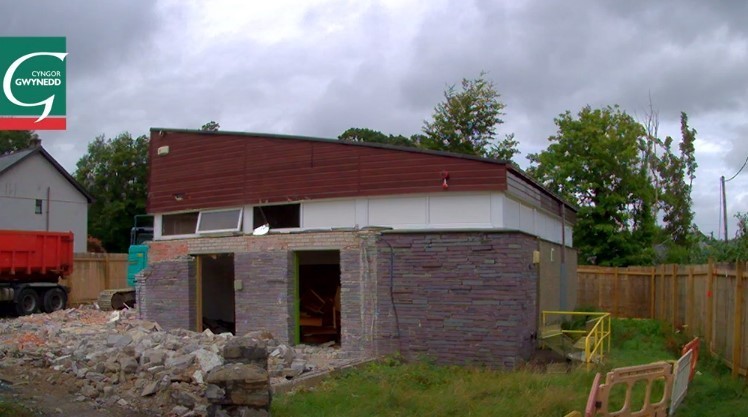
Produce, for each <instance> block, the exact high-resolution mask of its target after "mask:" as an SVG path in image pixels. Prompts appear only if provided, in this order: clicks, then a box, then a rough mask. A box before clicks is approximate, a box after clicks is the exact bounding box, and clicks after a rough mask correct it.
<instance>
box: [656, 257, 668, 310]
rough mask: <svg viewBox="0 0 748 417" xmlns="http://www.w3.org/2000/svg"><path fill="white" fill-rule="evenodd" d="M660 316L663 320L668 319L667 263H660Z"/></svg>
mask: <svg viewBox="0 0 748 417" xmlns="http://www.w3.org/2000/svg"><path fill="white" fill-rule="evenodd" d="M660 286H661V287H662V291H660V317H658V318H660V319H661V320H662V321H666V320H667V314H668V312H667V310H665V265H660Z"/></svg>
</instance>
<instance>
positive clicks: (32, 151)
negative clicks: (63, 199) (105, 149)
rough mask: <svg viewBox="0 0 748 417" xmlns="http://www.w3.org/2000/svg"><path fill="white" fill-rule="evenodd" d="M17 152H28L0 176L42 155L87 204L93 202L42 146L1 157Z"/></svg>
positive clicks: (89, 195) (84, 190) (90, 196)
mask: <svg viewBox="0 0 748 417" xmlns="http://www.w3.org/2000/svg"><path fill="white" fill-rule="evenodd" d="M18 152H28V153H27V154H26V155H24V156H23V157H21V158H20V159H18V160H17V161H15V162H13V163H12V164H11V165H9V166H7V167H6V168H5V169H4V170H2V171H0V174H2V173H3V172H5V171H7V170H9V169H11V168H13V167H14V166H16V165H18V164H19V163H21V162H22V161H25V160H26V159H28V158H29V157H31V156H32V155H36V154H40V155H42V156H43V157H44V159H46V160H47V161H48V162H49V163H50V164H52V167H54V168H55V170H57V171H58V172H59V173H60V174H62V176H63V177H65V179H66V180H67V181H68V182H69V183H70V184H71V185H72V186H73V187H75V189H76V190H78V192H80V193H81V194H83V196H84V197H85V198H86V201H87V202H88V204H91V203H93V202H94V198H93V196H92V195H91V194H89V193H88V191H86V189H85V188H83V186H82V185H81V184H80V183H79V182H78V181H76V179H75V178H73V176H72V175H70V173H69V172H67V170H65V168H63V167H62V165H60V164H59V163H58V162H57V160H55V158H54V157H52V155H50V154H49V152H47V150H46V149H44V147H42V146H33V147H29V148H26V149H19V150H17V151H15V152H11V153H9V154H6V155H3V156H8V155H13V154H14V153H18Z"/></svg>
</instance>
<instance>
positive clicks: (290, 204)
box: [252, 201, 304, 231]
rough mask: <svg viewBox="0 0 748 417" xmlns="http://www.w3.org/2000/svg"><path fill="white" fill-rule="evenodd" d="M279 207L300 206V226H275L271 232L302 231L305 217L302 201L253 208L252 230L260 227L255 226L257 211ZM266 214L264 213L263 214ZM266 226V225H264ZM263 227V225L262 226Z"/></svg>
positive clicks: (261, 205) (271, 228) (271, 226)
mask: <svg viewBox="0 0 748 417" xmlns="http://www.w3.org/2000/svg"><path fill="white" fill-rule="evenodd" d="M277 206H298V215H299V221H298V226H288V227H273V225H270V224H268V225H269V226H270V230H278V231H291V230H300V229H302V219H303V218H304V215H303V210H304V209H303V206H304V205H303V204H301V202H300V201H294V202H288V203H279V204H259V205H255V206H252V230H254V229H256V228H257V227H258V226H256V225H255V209H259V210H260V211H262V210H263V209H265V208H267V207H277ZM263 213H264V212H263ZM263 224H264V223H263ZM260 226H262V224H260Z"/></svg>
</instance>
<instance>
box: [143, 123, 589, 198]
mask: <svg viewBox="0 0 748 417" xmlns="http://www.w3.org/2000/svg"><path fill="white" fill-rule="evenodd" d="M150 131H151V134H153V133H155V132H158V133H163V134H165V133H169V132H173V133H190V134H197V135H206V136H220V135H234V136H245V137H257V138H266V139H285V140H304V141H310V142H323V143H337V144H341V145H346V146H362V147H367V148H378V149H390V150H395V151H403V152H412V153H420V154H427V155H436V156H444V157H448V158H458V159H468V160H472V161H479V162H485V163H489V164H495V165H504V166H506V167H507V169H508V170H511V171H513V172H515V173H516V174H517V175H519V176H520V177H522V179H524V180H526V181H529V182H530V183H532V184H533V185H535V186H536V187H538V188H539V189H540V190H541V191H542V192H544V193H547V194H548V195H549V196H551V197H553V198H554V199H556V200H558V201H559V202H561V203H562V204H564V205H565V206H567V207H568V208H570V209H572V210H574V212H577V211H579V208H578V207H577V206H576V205H574V204H571V203H569V202H568V201H566V200H565V199H564V198H562V197H561V196H559V195H558V194H556V193H555V192H553V191H551V190H548V189H547V188H546V187H545V186H543V185H542V184H540V182H538V181H537V180H536V179H535V178H533V177H531V176H530V175H529V174H527V172H525V171H524V170H523V169H522V168H520V167H519V166H517V165H516V164H515V163H514V162H512V161H507V160H499V159H491V158H486V157H483V156H477V155H468V154H462V153H456V152H447V151H436V150H431V149H423V148H415V147H410V146H399V145H390V144H386V143H374V142H348V141H344V140H339V139H331V138H322V137H316V136H302V135H287V134H280V133H259V132H240V131H234V130H216V131H213V130H200V129H177V128H167V127H152V128H151V129H150Z"/></svg>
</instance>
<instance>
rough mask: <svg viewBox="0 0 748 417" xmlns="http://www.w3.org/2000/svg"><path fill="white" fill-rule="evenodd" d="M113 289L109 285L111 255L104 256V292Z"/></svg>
mask: <svg viewBox="0 0 748 417" xmlns="http://www.w3.org/2000/svg"><path fill="white" fill-rule="evenodd" d="M109 288H111V286H110V285H109V254H108V253H105V254H104V288H103V289H104V290H107V289H109Z"/></svg>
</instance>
